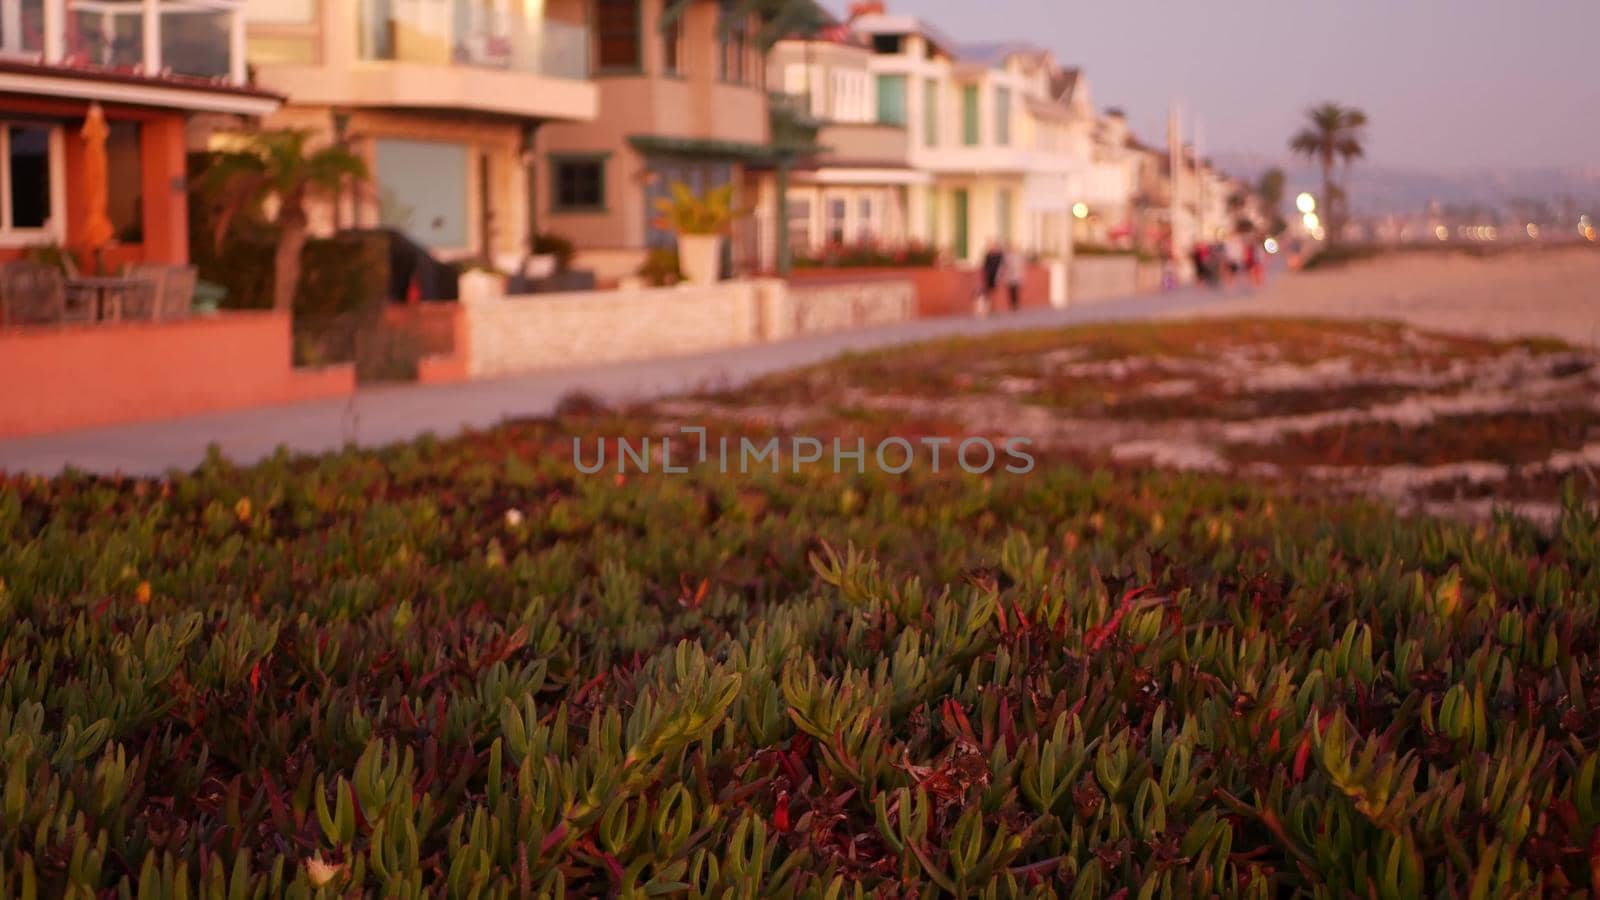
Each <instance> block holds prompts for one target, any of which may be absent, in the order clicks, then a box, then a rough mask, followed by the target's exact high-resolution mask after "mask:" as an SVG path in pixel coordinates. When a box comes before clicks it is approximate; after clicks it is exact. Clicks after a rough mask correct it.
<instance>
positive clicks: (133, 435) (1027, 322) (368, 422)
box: [0, 288, 1222, 475]
mask: <svg viewBox="0 0 1600 900" xmlns="http://www.w3.org/2000/svg"><path fill="white" fill-rule="evenodd" d="M1219 299H1222V295H1219V294H1216V293H1213V292H1209V291H1206V290H1204V289H1200V288H1188V289H1184V290H1180V291H1174V292H1172V293H1167V294H1156V295H1149V296H1142V297H1134V298H1127V299H1122V300H1111V301H1104V302H1099V303H1091V304H1086V305H1083V306H1072V307H1068V308H1066V309H1034V310H1025V311H1023V312H1020V313H1013V314H1004V313H1002V314H997V315H995V316H992V317H990V318H988V319H982V320H978V319H969V318H944V319H920V320H916V321H912V322H905V323H901V324H898V325H892V326H886V327H882V328H872V329H866V330H862V331H850V332H841V333H837V334H827V335H818V336H814V337H807V338H801V339H798V340H793V341H785V342H782V343H777V344H757V345H752V346H745V347H736V348H731V349H728V350H721V351H716V352H712V353H703V354H698V355H695V356H684V357H676V358H671V359H658V360H648V361H641V362H628V363H613V364H607V365H599V366H588V367H584V368H577V369H563V370H559V371H546V372H535V373H530V374H527V375H519V376H514V377H510V378H502V379H496V380H492V381H476V382H469V383H465V384H452V385H385V386H380V387H367V388H362V389H361V390H359V391H357V392H356V394H355V395H354V396H352V397H349V398H341V399H338V400H323V401H315V402H311V403H301V404H295V405H292V406H277V407H269V408H264V409H250V410H242V411H239V412H228V413H212V414H207V415H201V416H192V417H188V418H183V419H176V420H169V421H163V422H149V423H140V424H135V425H118V426H112V427H107V428H92V429H85V430H82V431H72V432H66V433H62V434H52V435H43V436H40V437H28V438H17V439H12V440H6V441H0V471H10V472H29V473H37V474H44V475H53V474H56V473H58V472H60V471H61V470H62V469H63V468H64V467H67V466H73V467H76V468H79V469H83V470H87V471H91V472H101V473H113V472H120V473H123V474H127V475H159V474H161V473H163V472H165V471H167V470H168V469H171V468H179V469H188V468H192V467H194V466H196V465H198V464H199V463H200V462H201V461H202V460H203V459H204V458H205V453H206V448H207V446H208V445H211V444H215V445H216V446H217V447H218V448H219V449H220V450H221V451H222V452H223V454H225V455H226V456H228V457H229V458H230V459H232V460H234V461H236V462H239V463H252V462H255V461H258V460H260V459H262V458H263V457H266V456H268V455H270V454H272V453H273V452H274V451H275V450H276V449H277V448H278V447H280V446H284V447H287V448H289V450H291V451H293V452H296V453H323V452H328V451H333V450H338V449H340V448H341V447H344V446H347V445H352V444H354V445H357V446H362V447H376V446H382V445H385V444H391V443H395V442H399V441H406V440H411V439H413V438H415V437H418V436H420V435H422V434H424V433H428V432H432V433H433V434H436V435H439V436H441V437H448V436H452V435H455V434H458V433H460V432H461V431H462V430H464V429H468V428H488V427H490V426H493V425H495V424H498V423H499V422H501V421H503V420H505V419H507V418H523V417H534V416H543V415H548V414H549V413H550V412H552V411H553V410H554V409H555V406H556V404H557V402H559V401H560V399H561V398H562V397H563V396H565V395H566V394H568V393H570V392H572V391H575V390H583V391H587V392H589V393H591V394H593V395H595V396H597V397H599V398H602V399H604V400H606V401H608V402H613V403H617V402H626V401H629V400H645V399H652V398H656V397H663V396H670V395H673V394H680V393H684V392H686V391H692V390H695V389H699V388H719V387H737V386H738V385H740V384H743V383H744V382H746V381H748V380H750V379H752V378H756V377H759V376H761V375H765V374H768V373H771V372H776V371H782V370H785V369H793V368H796V367H799V366H805V365H809V364H812V363H817V362H821V361H824V360H827V359H831V358H832V357H835V356H838V355H839V354H841V353H845V352H848V351H853V350H870V349H874V348H879V347H888V346H893V345H897V344H907V343H914V342H916V341H920V340H926V339H928V338H936V337H944V336H949V335H958V334H988V333H993V332H999V331H1009V330H1017V329H1029V328H1051V327H1059V326H1062V325H1072V324H1080V323H1087V322H1104V321H1117V320H1129V319H1144V318H1152V317H1155V316H1159V315H1163V314H1171V313H1174V312H1181V311H1183V310H1190V309H1197V308H1199V307H1201V306H1204V305H1206V304H1207V303H1210V302H1215V301H1217V300H1219Z"/></svg>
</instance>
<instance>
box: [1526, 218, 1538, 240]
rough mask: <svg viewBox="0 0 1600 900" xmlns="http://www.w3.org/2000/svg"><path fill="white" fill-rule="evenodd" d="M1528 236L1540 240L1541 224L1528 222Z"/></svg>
mask: <svg viewBox="0 0 1600 900" xmlns="http://www.w3.org/2000/svg"><path fill="white" fill-rule="evenodd" d="M1528 237H1531V238H1533V239H1534V240H1538V239H1539V226H1538V225H1535V224H1533V223H1532V222H1529V223H1528Z"/></svg>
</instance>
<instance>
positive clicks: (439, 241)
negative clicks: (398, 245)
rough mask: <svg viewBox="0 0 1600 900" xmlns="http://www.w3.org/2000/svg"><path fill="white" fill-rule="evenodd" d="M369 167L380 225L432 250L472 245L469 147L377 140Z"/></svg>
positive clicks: (437, 143)
mask: <svg viewBox="0 0 1600 900" xmlns="http://www.w3.org/2000/svg"><path fill="white" fill-rule="evenodd" d="M373 163H374V164H373V170H374V176H375V177H374V179H373V180H374V181H375V182H376V184H377V188H378V218H379V222H380V223H381V224H383V225H385V226H388V227H390V228H395V229H398V230H400V231H403V232H405V233H406V234H408V235H410V236H411V237H412V238H413V239H415V240H416V241H417V242H419V243H421V244H423V245H425V246H427V247H429V248H432V249H435V250H447V251H457V250H465V249H468V248H470V247H471V246H472V231H471V229H472V224H471V222H470V220H469V218H468V211H467V202H468V198H469V197H471V196H472V194H473V192H472V148H471V146H470V145H468V144H463V143H451V142H449V141H413V140H404V139H400V138H378V139H377V140H376V141H375V142H374V146H373Z"/></svg>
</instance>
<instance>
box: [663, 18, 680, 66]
mask: <svg viewBox="0 0 1600 900" xmlns="http://www.w3.org/2000/svg"><path fill="white" fill-rule="evenodd" d="M682 52H683V17H682V16H679V17H678V20H677V21H676V22H673V23H672V28H671V29H669V30H668V31H667V32H666V33H665V34H663V35H662V36H661V71H662V72H665V73H666V74H668V75H682V74H683V69H682V68H681V66H682V63H681V62H680V57H681V54H682Z"/></svg>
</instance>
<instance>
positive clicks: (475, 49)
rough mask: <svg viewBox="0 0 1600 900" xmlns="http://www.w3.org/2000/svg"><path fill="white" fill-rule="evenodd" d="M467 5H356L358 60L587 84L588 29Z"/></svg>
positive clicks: (433, 0) (364, 1)
mask: <svg viewBox="0 0 1600 900" xmlns="http://www.w3.org/2000/svg"><path fill="white" fill-rule="evenodd" d="M514 7H515V4H513V6H512V7H511V8H506V7H491V6H487V5H485V4H483V3H479V2H471V0H361V3H360V10H361V15H360V25H359V27H360V48H361V56H362V58H363V59H372V60H389V61H395V62H412V63H424V64H431V65H466V66H478V67H482V68H489V69H508V70H511V71H518V72H530V73H535V74H540V75H548V76H551V77H555V78H575V79H583V78H588V77H589V29H588V28H587V27H585V26H583V25H575V24H571V23H567V22H557V21H552V20H549V19H545V18H543V17H540V16H524V15H522V14H521V13H519V12H518V11H516V9H515V8H514Z"/></svg>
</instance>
